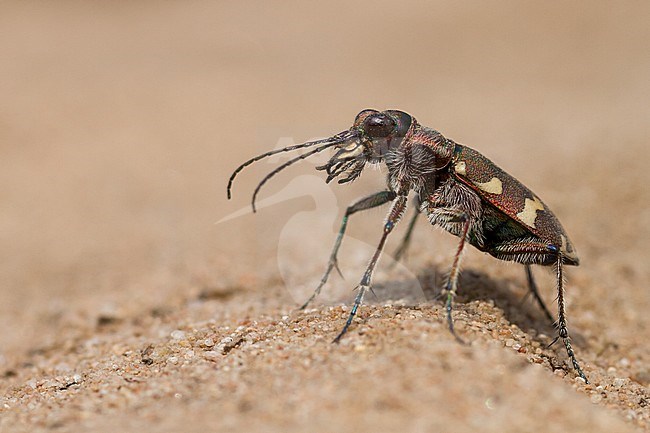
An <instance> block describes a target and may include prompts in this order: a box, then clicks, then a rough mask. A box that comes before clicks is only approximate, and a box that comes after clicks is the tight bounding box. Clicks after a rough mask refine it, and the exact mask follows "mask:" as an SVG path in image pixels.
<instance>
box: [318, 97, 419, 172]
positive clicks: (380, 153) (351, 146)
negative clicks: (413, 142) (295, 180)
mask: <svg viewBox="0 0 650 433" xmlns="http://www.w3.org/2000/svg"><path fill="white" fill-rule="evenodd" d="M413 122H414V119H413V118H412V117H411V116H410V115H409V114H407V113H404V112H403V111H397V110H387V111H377V110H371V109H368V110H363V111H362V112H360V113H359V114H357V117H356V118H355V119H354V124H353V125H352V128H350V130H349V134H350V135H349V136H348V137H347V139H346V140H345V141H343V142H341V143H340V144H338V145H337V146H336V147H337V149H338V150H337V151H336V153H335V154H334V155H333V156H332V158H330V160H329V161H328V162H327V164H325V165H322V166H320V167H317V169H318V170H325V171H326V172H327V179H326V182H330V181H331V180H332V179H334V178H335V177H337V176H339V175H341V174H343V173H346V176H345V177H343V178H341V179H339V180H338V183H346V182H351V181H353V180H354V179H356V178H357V177H359V176H360V175H361V172H362V171H363V168H364V167H365V165H366V164H367V163H372V164H376V163H379V162H381V161H383V160H384V158H385V157H386V155H388V154H389V153H390V152H391V151H394V150H396V149H397V148H398V147H399V145H400V144H401V143H402V140H403V139H404V137H405V136H406V134H407V132H408V131H409V129H410V128H411V125H412V124H413Z"/></svg>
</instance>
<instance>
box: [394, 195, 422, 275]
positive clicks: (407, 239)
mask: <svg viewBox="0 0 650 433" xmlns="http://www.w3.org/2000/svg"><path fill="white" fill-rule="evenodd" d="M413 205H414V207H415V213H414V214H413V216H412V217H411V221H409V225H408V227H407V228H406V233H404V237H403V238H402V241H401V242H400V244H399V247H397V250H395V255H394V256H393V258H394V259H395V261H394V262H393V263H397V262H399V260H400V259H401V258H402V256H403V255H404V253H406V250H407V249H408V247H409V245H411V235H412V234H413V229H414V228H415V222H416V221H417V220H418V217H419V216H420V212H421V211H420V198H419V197H418V196H416V197H415V199H414V200H413Z"/></svg>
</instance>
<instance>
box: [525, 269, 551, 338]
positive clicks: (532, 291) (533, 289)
mask: <svg viewBox="0 0 650 433" xmlns="http://www.w3.org/2000/svg"><path fill="white" fill-rule="evenodd" d="M524 267H525V268H526V279H527V280H528V293H527V294H526V296H528V295H533V298H535V300H536V301H537V303H538V304H539V307H540V308H541V309H542V311H543V312H544V315H545V316H546V318H547V319H548V321H549V323H551V324H553V325H554V324H555V319H553V315H552V314H551V312H550V311H549V309H548V307H547V306H546V304H545V303H544V300H543V299H542V297H541V295H540V294H539V291H538V290H537V284H536V283H535V277H534V276H533V270H532V269H531V267H530V265H524ZM524 299H526V298H525V297H524Z"/></svg>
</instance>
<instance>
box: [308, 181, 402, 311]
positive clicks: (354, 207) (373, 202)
mask: <svg viewBox="0 0 650 433" xmlns="http://www.w3.org/2000/svg"><path fill="white" fill-rule="evenodd" d="M395 196H396V194H395V193H394V192H393V191H380V192H377V193H375V194H372V195H369V196H367V197H364V198H362V199H361V200H358V201H356V202H354V203H352V204H351V205H350V206H348V208H347V209H346V211H345V215H343V221H341V228H340V229H339V234H338V236H337V237H336V242H334V248H332V252H331V253H330V259H329V261H328V262H327V269H326V270H325V273H324V274H323V277H322V278H321V280H320V283H319V284H318V286H317V287H316V290H314V293H312V295H311V296H310V297H309V299H307V301H306V302H305V303H304V304H302V306H301V307H300V309H301V310H304V309H305V308H307V305H309V303H310V302H311V301H313V300H314V299H315V298H316V296H318V294H319V293H320V291H321V289H322V288H323V286H324V285H325V283H326V282H327V279H328V278H329V276H330V273H331V272H332V269H334V268H336V270H337V271H338V272H339V274H340V273H341V271H340V270H339V267H338V260H337V255H338V253H339V248H340V247H341V242H342V241H343V236H344V235H345V229H346V228H347V226H348V218H349V217H350V215H352V214H354V213H357V212H360V211H363V210H367V209H372V208H374V207H377V206H381V205H383V204H386V203H388V202H389V201H391V200H393V199H394V198H395Z"/></svg>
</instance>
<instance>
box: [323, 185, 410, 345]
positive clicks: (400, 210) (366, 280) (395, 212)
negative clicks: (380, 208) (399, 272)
mask: <svg viewBox="0 0 650 433" xmlns="http://www.w3.org/2000/svg"><path fill="white" fill-rule="evenodd" d="M406 202H407V198H406V196H405V195H398V196H397V197H395V198H394V200H393V203H392V205H391V207H390V210H389V211H388V215H387V216H386V222H385V223H384V232H383V233H382V235H381V239H380V240H379V245H378V246H377V249H376V250H375V254H373V256H372V258H371V259H370V263H368V267H367V268H366V271H365V272H364V273H363V277H361V281H360V282H359V286H358V289H359V293H357V297H356V298H355V300H354V305H353V306H352V310H351V311H350V315H349V316H348V320H347V321H346V322H345V326H344V327H343V329H342V330H341V332H340V333H339V335H337V336H336V338H335V339H334V341H333V342H334V343H338V342H339V341H340V340H341V337H343V335H345V333H346V332H347V331H348V328H349V327H350V325H351V324H352V320H354V316H355V315H356V314H357V310H358V309H359V306H360V305H361V302H363V295H364V294H365V293H366V290H368V289H370V284H371V282H372V274H373V273H374V272H375V268H376V267H377V263H378V262H379V257H381V253H382V251H383V249H384V245H385V244H386V239H387V238H388V235H389V234H390V232H392V231H393V228H395V226H396V225H397V223H398V222H399V220H400V219H401V218H402V215H403V214H404V210H405V209H406Z"/></svg>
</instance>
